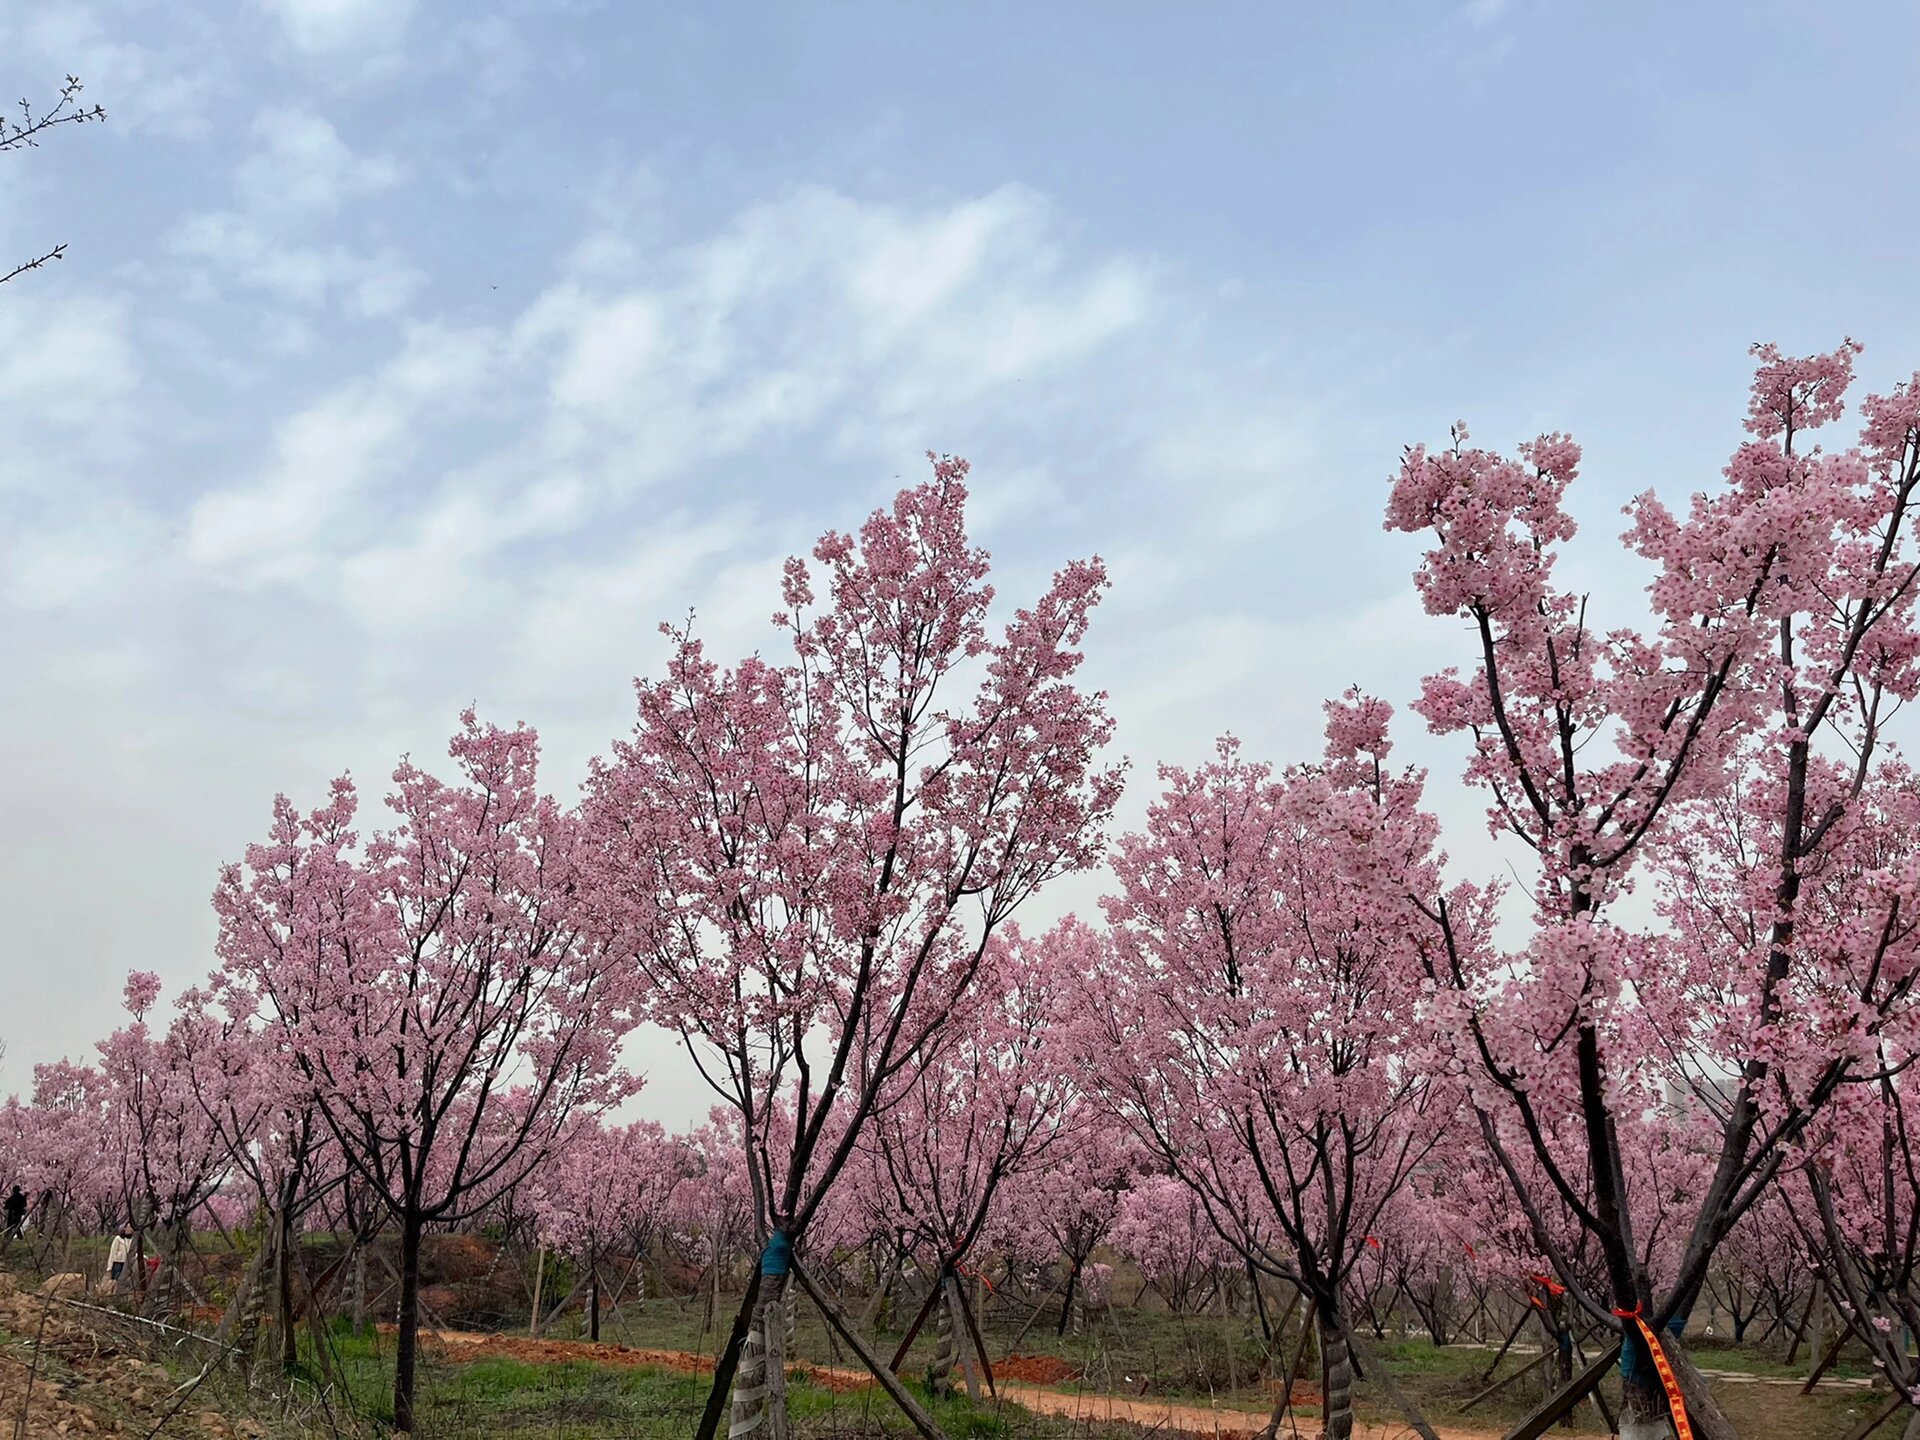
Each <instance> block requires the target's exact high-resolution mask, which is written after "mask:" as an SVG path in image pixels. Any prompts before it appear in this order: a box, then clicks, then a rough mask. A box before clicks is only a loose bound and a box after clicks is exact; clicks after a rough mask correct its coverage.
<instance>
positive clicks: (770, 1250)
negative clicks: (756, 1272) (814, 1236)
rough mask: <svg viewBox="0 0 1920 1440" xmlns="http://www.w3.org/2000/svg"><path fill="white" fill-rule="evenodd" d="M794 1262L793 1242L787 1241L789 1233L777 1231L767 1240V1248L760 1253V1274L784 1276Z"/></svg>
mask: <svg viewBox="0 0 1920 1440" xmlns="http://www.w3.org/2000/svg"><path fill="white" fill-rule="evenodd" d="M792 1260H793V1242H792V1241H790V1240H788V1239H787V1232H786V1231H784V1230H776V1231H774V1232H773V1234H772V1235H771V1236H769V1237H768V1239H767V1248H766V1249H764V1250H762V1251H761V1252H760V1273H761V1274H762V1275H768V1276H772V1275H784V1274H786V1273H787V1269H788V1267H789V1265H790V1264H791V1263H792Z"/></svg>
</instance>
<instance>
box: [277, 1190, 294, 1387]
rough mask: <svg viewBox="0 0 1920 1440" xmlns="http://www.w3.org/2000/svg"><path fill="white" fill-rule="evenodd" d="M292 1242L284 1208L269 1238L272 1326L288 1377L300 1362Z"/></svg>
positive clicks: (289, 1217)
mask: <svg viewBox="0 0 1920 1440" xmlns="http://www.w3.org/2000/svg"><path fill="white" fill-rule="evenodd" d="M296 1243H297V1242H296V1239H295V1237H294V1233H293V1214H292V1212H291V1211H290V1210H289V1209H288V1208H287V1207H286V1206H285V1205H282V1206H281V1207H280V1210H279V1213H278V1214H277V1215H276V1216H275V1217H274V1235H273V1276H274V1281H273V1293H274V1305H275V1309H274V1312H273V1323H274V1327H275V1334H276V1338H277V1339H278V1341H279V1346H280V1369H281V1372H282V1373H283V1374H288V1375H291V1374H292V1373H293V1371H294V1367H295V1366H297V1365H298V1364H299V1363H300V1347H299V1346H298V1345H297V1344H296V1343H295V1336H294V1333H293V1257H294V1247H295V1245H296Z"/></svg>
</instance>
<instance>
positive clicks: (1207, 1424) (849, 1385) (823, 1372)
mask: <svg viewBox="0 0 1920 1440" xmlns="http://www.w3.org/2000/svg"><path fill="white" fill-rule="evenodd" d="M382 1328H383V1329H384V1328H386V1327H384V1326H383V1327H382ZM420 1338H421V1340H422V1341H424V1342H425V1343H427V1344H429V1345H432V1346H433V1347H434V1348H436V1349H438V1350H441V1351H442V1352H444V1353H448V1354H454V1353H457V1354H459V1355H461V1356H463V1357H469V1358H472V1359H479V1358H481V1357H483V1356H500V1357H501V1358H503V1359H510V1360H521V1361H526V1362H529V1363H532V1364H549V1365H557V1364H562V1363H564V1362H566V1361H568V1360H591V1361H595V1362H597V1363H599V1364H602V1365H658V1366H661V1367H663V1368H665V1369H669V1370H684V1371H687V1372H689V1373H693V1374H700V1373H703V1372H705V1371H708V1370H711V1369H712V1368H713V1357H712V1356H710V1355H695V1354H693V1353H691V1352H690V1351H686V1350H636V1349H633V1348H631V1347H629V1346H626V1345H611V1344H600V1345H595V1344H593V1343H592V1342H591V1341H587V1340H533V1339H528V1338H526V1337H525V1336H519V1335H485V1334H480V1333H477V1332H475V1331H470V1330H422V1331H421V1332H420ZM793 1368H794V1369H796V1370H801V1371H804V1372H805V1373H806V1374H807V1375H808V1376H809V1377H810V1378H811V1379H812V1380H813V1381H814V1383H815V1384H819V1385H824V1386H826V1387H828V1388H829V1389H833V1390H839V1391H843V1392H844V1391H849V1390H860V1389H864V1388H866V1387H867V1386H869V1385H872V1384H873V1383H874V1381H873V1377H872V1376H870V1375H868V1374H867V1373H866V1372H865V1371H864V1370H847V1369H841V1368H839V1367H836V1366H829V1365H805V1364H801V1365H795V1366H794V1367H793ZM999 1390H1000V1396H1001V1398H1002V1399H1004V1400H1009V1401H1011V1402H1013V1403H1014V1404H1016V1405H1018V1406H1020V1407H1021V1408H1022V1409H1024V1410H1031V1411H1033V1412H1034V1413H1035V1414H1037V1415H1059V1416H1064V1417H1067V1418H1070V1419H1087V1420H1099V1421H1107V1420H1118V1421H1124V1422H1126V1423H1129V1424H1133V1425H1139V1426H1142V1427H1144V1428H1146V1429H1149V1430H1152V1431H1154V1432H1156V1433H1157V1434H1160V1435H1168V1436H1173V1435H1178V1436H1184V1437H1188V1440H1212V1437H1214V1436H1229V1435H1257V1434H1259V1433H1260V1431H1261V1430H1262V1429H1263V1428H1265V1426H1266V1422H1267V1417H1266V1416H1265V1415H1256V1414H1253V1413H1252V1412H1250V1411H1245V1410H1214V1409H1210V1408H1208V1407H1207V1406H1204V1405H1179V1404H1174V1403H1173V1402H1171V1401H1167V1400H1155V1399H1149V1398H1137V1397H1133V1396H1126V1395H1107V1394H1101V1393H1098V1392H1093V1391H1075V1390H1069V1389H1056V1388H1054V1387H1051V1386H1046V1385H1031V1384H1027V1383H1025V1382H1023V1381H1016V1380H1005V1381H1002V1382H1001V1383H1000V1386H999ZM1434 1428H1435V1431H1436V1433H1437V1434H1439V1436H1440V1437H1441V1440H1500V1434H1499V1432H1498V1431H1494V1430H1460V1429H1455V1428H1453V1427H1450V1426H1446V1425H1436V1426H1435V1427H1434ZM1299 1433H1300V1435H1301V1436H1302V1437H1303V1440H1306V1437H1311V1436H1314V1435H1317V1434H1318V1433H1319V1431H1318V1427H1317V1426H1316V1425H1315V1424H1314V1423H1313V1422H1311V1421H1309V1422H1307V1423H1306V1424H1304V1425H1302V1426H1301V1427H1300V1432H1299ZM1281 1434H1282V1435H1285V1436H1289V1437H1291V1432H1290V1431H1287V1430H1282V1431H1281ZM1412 1434H1413V1431H1412V1430H1411V1429H1410V1428H1409V1427H1408V1426H1406V1425H1403V1424H1389V1425H1380V1424H1366V1423H1356V1424H1355V1425H1354V1428H1353V1440H1405V1437H1408V1436H1411V1435H1412Z"/></svg>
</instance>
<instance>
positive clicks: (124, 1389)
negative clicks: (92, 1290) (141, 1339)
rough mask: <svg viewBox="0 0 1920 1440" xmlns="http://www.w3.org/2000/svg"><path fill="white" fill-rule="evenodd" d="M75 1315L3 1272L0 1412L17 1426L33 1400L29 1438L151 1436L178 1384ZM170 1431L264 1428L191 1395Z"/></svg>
mask: <svg viewBox="0 0 1920 1440" xmlns="http://www.w3.org/2000/svg"><path fill="white" fill-rule="evenodd" d="M43 1314H44V1318H45V1322H46V1326H45V1329H44V1330H42V1328H41V1321H42V1317H43ZM75 1314H76V1312H74V1311H73V1310H71V1309H70V1308H69V1307H67V1306H64V1305H61V1304H59V1303H58V1302H55V1303H53V1304H52V1305H51V1306H49V1305H48V1302H47V1301H46V1300H44V1299H41V1298H40V1297H38V1296H31V1295H24V1294H22V1293H20V1291H19V1289H18V1288H17V1286H16V1285H15V1284H14V1279H13V1276H11V1275H8V1274H5V1273H0V1332H4V1333H5V1334H6V1335H8V1336H10V1337H11V1338H10V1339H8V1340H7V1341H6V1343H4V1344H0V1415H4V1416H5V1417H6V1423H7V1424H8V1426H9V1428H11V1426H12V1425H13V1423H14V1422H15V1421H16V1420H17V1418H18V1416H19V1413H20V1403H21V1401H22V1399H23V1398H28V1407H29V1408H28V1413H27V1428H26V1434H27V1436H28V1437H29V1440H51V1437H73V1436H93V1435H106V1436H120V1435H127V1436H145V1435H148V1434H150V1433H151V1432H152V1431H153V1430H154V1428H155V1427H156V1426H157V1425H158V1424H159V1423H160V1421H161V1419H162V1418H163V1417H164V1416H166V1414H167V1412H168V1411H170V1410H172V1409H173V1408H174V1404H175V1402H176V1400H177V1399H178V1398H179V1396H178V1394H177V1393H176V1388H175V1387H176V1383H177V1382H175V1381H174V1379H173V1378H172V1377H171V1376H170V1375H169V1374H168V1373H167V1371H166V1369H165V1368H164V1367H162V1366H159V1365H155V1364H152V1363H150V1362H149V1361H147V1360H146V1359H145V1358H144V1357H143V1356H140V1355H136V1354H132V1353H130V1352H128V1351H125V1350H123V1349H121V1348H120V1347H119V1346H117V1345H116V1344H115V1343H114V1341H113V1338H112V1337H111V1336H110V1335H105V1334H97V1333H95V1332H94V1331H92V1330H90V1329H87V1328H86V1327H85V1326H84V1325H83V1324H81V1323H79V1321H77V1320H76V1319H75V1318H73V1317H74V1316H75ZM35 1336H39V1337H40V1360H39V1368H38V1371H37V1373H34V1374H33V1377H32V1390H31V1392H29V1391H28V1389H27V1382H28V1375H29V1371H30V1370H31V1369H32V1368H33V1359H34V1356H33V1341H34V1337H35ZM29 1393H30V1398H29ZM166 1431H167V1434H168V1435H169V1436H171V1437H177V1440H190V1437H199V1440H252V1437H257V1436H260V1435H262V1434H264V1433H265V1432H264V1431H263V1430H262V1429H261V1427H259V1426H258V1425H256V1424H255V1423H254V1422H253V1421H251V1420H247V1419H237V1420H229V1419H228V1418H226V1417H225V1416H222V1415H219V1414H216V1413H214V1412H213V1411H210V1410H201V1409H199V1408H197V1407H196V1406H195V1405H194V1404H193V1401H192V1398H191V1397H189V1398H188V1399H187V1400H186V1402H185V1403H184V1404H183V1405H182V1406H181V1408H180V1410H179V1413H177V1414H175V1415H174V1416H173V1418H172V1419H171V1420H168V1421H167V1425H166Z"/></svg>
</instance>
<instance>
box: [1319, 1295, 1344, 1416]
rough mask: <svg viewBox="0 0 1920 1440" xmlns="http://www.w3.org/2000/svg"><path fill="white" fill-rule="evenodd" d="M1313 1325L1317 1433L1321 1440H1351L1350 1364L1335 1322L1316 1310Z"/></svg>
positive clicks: (1325, 1313)
mask: <svg viewBox="0 0 1920 1440" xmlns="http://www.w3.org/2000/svg"><path fill="white" fill-rule="evenodd" d="M1315 1323H1316V1324H1317V1325H1318V1326H1319V1330H1320V1395H1321V1410H1320V1414H1321V1421H1320V1433H1321V1434H1322V1435H1323V1436H1324V1437H1325V1440H1351V1437H1352V1435H1353V1360H1352V1357H1351V1356H1350V1355H1349V1354H1348V1351H1347V1337H1346V1334H1345V1332H1344V1331H1343V1329H1342V1327H1341V1325H1340V1321H1339V1319H1338V1318H1337V1317H1336V1316H1334V1315H1332V1314H1330V1313H1329V1312H1328V1308H1327V1307H1326V1306H1324V1305H1323V1306H1321V1307H1320V1312H1319V1315H1318V1316H1317V1318H1316V1320H1315Z"/></svg>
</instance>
